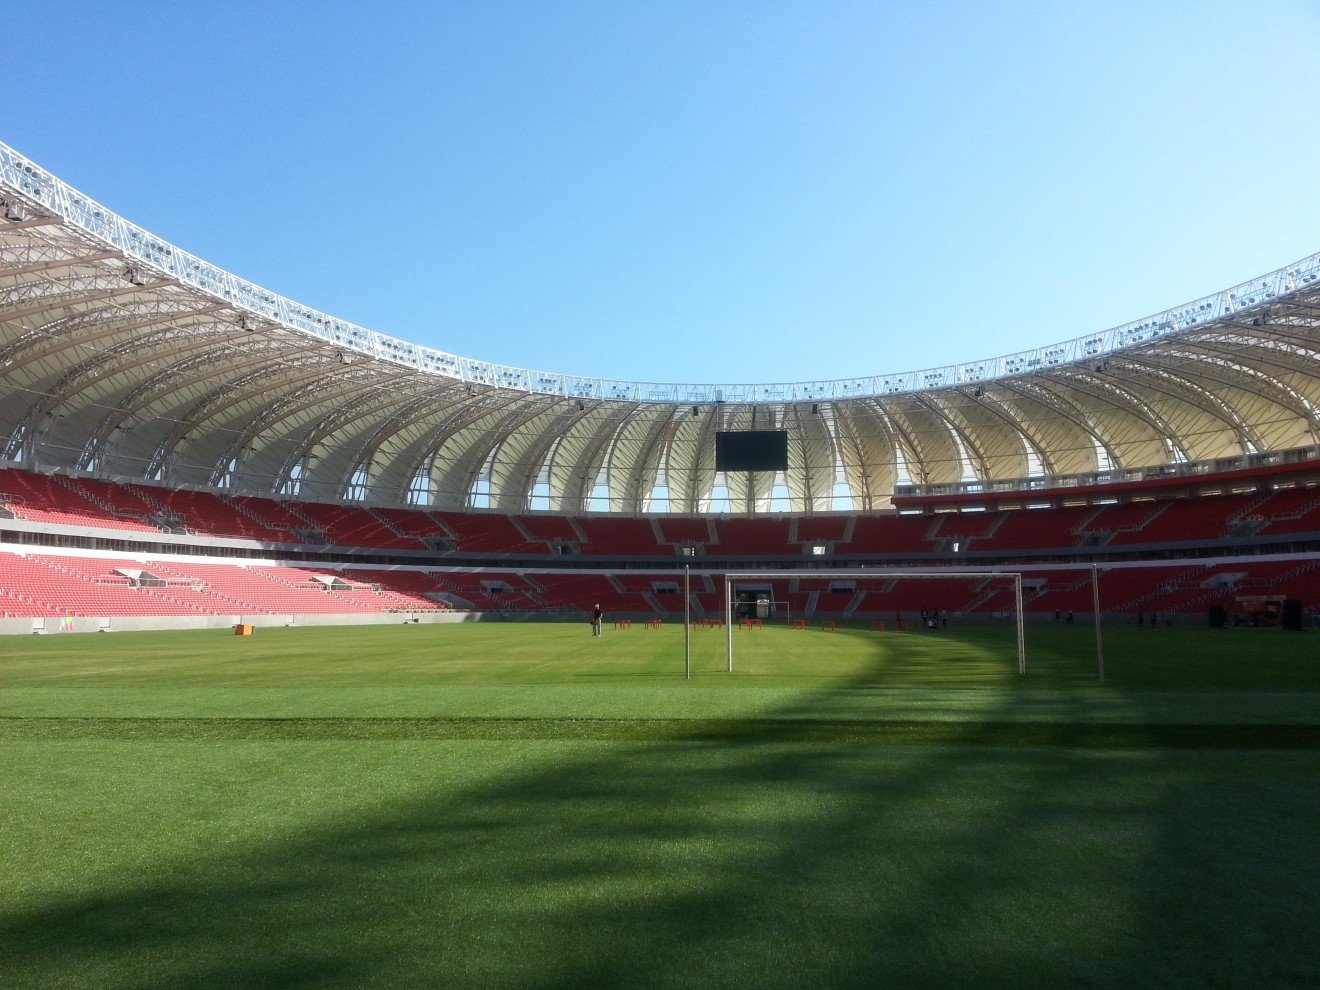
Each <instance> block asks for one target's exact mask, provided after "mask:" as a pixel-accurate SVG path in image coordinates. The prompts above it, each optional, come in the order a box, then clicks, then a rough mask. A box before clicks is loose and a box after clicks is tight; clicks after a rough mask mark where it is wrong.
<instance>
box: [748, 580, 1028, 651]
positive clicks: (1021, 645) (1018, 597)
mask: <svg viewBox="0 0 1320 990" xmlns="http://www.w3.org/2000/svg"><path fill="white" fill-rule="evenodd" d="M889 578H922V579H923V580H937V581H938V580H944V581H966V580H968V579H974V578H990V579H998V580H1001V581H1009V580H1011V581H1012V582H1013V613H1014V625H1015V626H1016V631H1017V664H1018V673H1019V674H1025V673H1026V672H1027V641H1026V626H1025V623H1024V622H1023V616H1022V572H1021V571H991V570H985V571H977V570H961V569H959V570H952V569H948V568H941V569H939V570H925V571H911V570H909V571H878V570H865V571H731V572H729V573H727V574H725V575H724V634H725V640H724V647H725V658H726V660H727V663H728V670H729V673H733V586H734V584H735V583H737V582H739V581H744V582H745V581H757V582H765V581H768V580H795V581H796V580H803V579H806V580H810V581H817V580H825V581H834V580H852V581H857V580H866V581H873V580H876V579H882V580H883V579H889Z"/></svg>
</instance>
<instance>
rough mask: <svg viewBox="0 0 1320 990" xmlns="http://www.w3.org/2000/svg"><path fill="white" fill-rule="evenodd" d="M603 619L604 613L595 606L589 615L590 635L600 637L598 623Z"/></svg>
mask: <svg viewBox="0 0 1320 990" xmlns="http://www.w3.org/2000/svg"><path fill="white" fill-rule="evenodd" d="M603 618H605V613H604V612H602V611H601V610H600V606H599V605H597V606H596V608H595V610H594V611H593V612H592V613H591V635H593V636H599V635H600V622H601V620H602V619H603Z"/></svg>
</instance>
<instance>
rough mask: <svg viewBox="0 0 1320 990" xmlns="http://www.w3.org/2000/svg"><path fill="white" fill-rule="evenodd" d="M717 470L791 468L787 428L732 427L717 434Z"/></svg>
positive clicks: (780, 469) (775, 469)
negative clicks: (755, 428)
mask: <svg viewBox="0 0 1320 990" xmlns="http://www.w3.org/2000/svg"><path fill="white" fill-rule="evenodd" d="M715 470H716V471H787V470H788V431H787V430H729V431H723V432H717V433H716V434H715Z"/></svg>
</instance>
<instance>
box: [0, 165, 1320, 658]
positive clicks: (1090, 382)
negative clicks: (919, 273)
mask: <svg viewBox="0 0 1320 990" xmlns="http://www.w3.org/2000/svg"><path fill="white" fill-rule="evenodd" d="M0 176H2V177H3V182H4V186H3V188H4V209H5V218H4V226H3V228H0V231H2V233H3V237H4V241H3V246H4V255H3V257H4V269H3V273H2V274H3V285H4V291H5V309H4V348H5V352H4V353H5V365H4V369H5V388H6V393H5V394H6V400H5V403H4V413H3V422H0V435H3V436H4V438H5V441H4V444H5V445H4V449H3V457H4V465H5V467H4V469H3V476H2V477H0V492H2V494H0V498H3V499H4V511H5V514H6V517H7V518H6V523H5V533H4V537H5V542H6V544H8V545H7V546H6V552H5V556H4V563H5V568H6V571H7V572H8V573H7V575H6V584H5V617H6V618H5V627H4V628H5V631H6V632H32V631H38V632H41V631H44V630H45V624H46V622H48V621H50V620H54V621H55V622H57V623H58V622H63V623H64V625H65V627H66V628H67V627H68V626H69V625H70V623H71V624H72V625H73V627H74V628H75V629H86V628H99V629H105V628H124V629H133V628H146V627H158V628H162V627H163V628H170V627H173V628H187V627H189V626H197V625H213V626H225V625H233V624H236V623H247V624H253V625H263V624H276V623H278V624H286V623H290V622H301V623H307V622H309V621H313V620H312V617H313V616H322V617H328V618H322V619H321V620H320V621H322V622H325V621H338V622H344V621H349V620H350V618H352V619H356V620H357V621H359V622H361V621H365V620H366V619H367V618H370V617H372V616H375V617H378V618H379V619H380V621H388V620H389V618H390V617H393V616H398V615H399V614H403V615H406V616H408V617H409V618H413V619H417V620H418V621H419V622H420V621H421V620H422V619H423V618H425V619H426V620H428V621H434V620H441V619H453V618H455V617H458V616H460V615H462V616H475V615H491V614H494V615H504V616H528V615H537V614H539V615H541V616H542V617H546V616H552V615H555V614H564V613H573V614H576V615H578V616H584V615H585V614H586V612H587V611H589V610H590V608H591V607H592V605H593V604H594V603H596V602H600V603H601V604H602V605H603V607H604V609H605V611H606V612H608V613H609V614H610V615H611V616H614V617H628V618H633V619H638V618H640V619H644V620H650V619H661V620H664V619H669V620H674V619H675V618H676V617H681V616H682V614H683V596H681V595H679V594H677V591H678V589H677V584H676V582H675V577H676V573H677V571H678V569H680V568H681V567H682V566H683V565H688V566H689V567H690V568H692V569H695V571H696V574H697V578H698V584H697V591H696V593H695V595H692V596H690V598H689V600H688V604H689V605H690V607H692V608H694V609H695V611H696V613H697V615H698V617H699V618H706V617H708V616H714V617H721V618H722V617H723V613H724V608H723V600H722V595H721V594H720V593H719V588H718V587H717V585H718V584H719V581H720V575H721V573H722V572H723V571H728V570H731V569H732V570H735V571H737V570H747V569H749V568H757V569H777V570H779V571H781V572H782V571H785V569H794V570H797V571H800V573H801V574H802V576H801V577H789V578H787V579H784V578H781V579H779V580H777V581H773V582H751V583H747V584H746V585H745V586H744V590H745V591H746V592H747V593H748V594H751V593H753V592H754V593H756V594H757V595H759V596H760V597H762V598H764V599H767V600H769V601H771V602H773V603H776V604H778V605H779V612H780V614H779V616H778V617H779V618H785V617H786V616H794V615H795V616H797V617H798V618H799V619H808V620H824V619H828V620H834V621H852V620H857V621H863V620H873V619H877V620H878V619H884V618H886V617H888V618H891V619H892V618H893V617H894V614H895V613H898V615H899V616H904V615H907V616H908V617H909V618H910V617H911V615H910V613H912V612H913V611H915V610H920V609H922V608H924V607H927V606H930V605H934V606H935V607H937V608H939V609H941V610H947V611H951V612H953V613H955V614H957V615H959V616H976V615H981V614H989V615H993V614H997V613H1002V612H1004V611H1005V609H1006V601H1005V599H1004V592H1003V586H1002V582H1001V583H999V584H998V585H996V584H995V583H994V582H993V581H988V579H986V578H985V577H984V576H982V577H980V578H978V579H976V580H973V579H969V580H968V581H967V582H965V583H963V584H962V585H960V586H954V585H949V586H946V587H943V588H942V589H941V591H940V593H939V599H940V600H939V601H938V602H936V603H932V602H928V601H925V600H923V599H922V597H921V596H922V595H923V594H925V595H927V596H929V591H928V590H927V589H925V588H923V586H922V585H921V584H920V583H915V582H912V581H909V582H906V583H901V584H900V583H899V582H897V581H895V580H892V579H891V580H884V579H876V578H867V577H866V576H864V575H856V574H854V575H850V576H846V577H832V578H825V579H821V578H813V577H812V576H811V572H812V570H825V571H830V572H831V573H832V574H834V573H841V574H847V573H848V572H850V571H858V570H861V569H864V568H867V567H870V568H879V569H888V570H894V569H902V568H908V569H911V568H913V567H921V566H932V565H946V566H952V565H956V566H961V567H965V568H969V569H978V570H982V571H985V570H993V569H995V568H999V569H1004V570H1008V571H1020V572H1021V573H1022V574H1023V575H1024V583H1025V594H1026V598H1025V601H1024V603H1023V607H1024V608H1025V610H1026V611H1027V612H1028V613H1032V614H1037V615H1040V614H1046V615H1053V614H1054V613H1058V612H1071V613H1074V614H1075V613H1077V612H1086V613H1091V612H1092V611H1093V610H1094V605H1093V602H1092V598H1091V592H1092V588H1091V586H1090V585H1091V582H1090V570H1091V565H1092V564H1102V565H1103V567H1104V573H1105V582H1104V584H1105V588H1104V591H1105V596H1104V599H1103V601H1102V603H1101V610H1102V612H1103V614H1105V615H1111V616H1114V617H1127V618H1133V619H1135V615H1136V613H1138V612H1149V613H1154V614H1156V615H1157V616H1163V617H1164V618H1165V620H1166V621H1168V620H1173V619H1177V620H1184V619H1187V620H1193V621H1196V622H1198V623H1200V622H1202V621H1203V620H1204V618H1205V616H1206V615H1207V614H1208V611H1209V610H1210V609H1215V610H1217V611H1218V612H1219V613H1220V614H1222V615H1227V616H1232V617H1234V618H1237V619H1238V620H1239V621H1240V620H1241V617H1242V616H1243V614H1244V608H1245V607H1246V606H1244V605H1243V604H1240V600H1243V599H1245V600H1248V602H1250V601H1251V600H1254V599H1278V600H1279V602H1280V603H1282V602H1284V601H1288V602H1293V603H1294V604H1293V605H1292V606H1290V615H1289V623H1290V625H1293V626H1295V627H1298V628H1300V625H1301V624H1302V622H1303V621H1304V614H1305V618H1306V619H1309V620H1311V621H1313V619H1311V616H1313V615H1314V609H1315V606H1316V603H1317V602H1320V559H1318V558H1317V557H1316V556H1315V551H1316V549H1317V546H1318V545H1320V544H1317V539H1320V448H1318V447H1317V433H1316V431H1317V415H1318V414H1317V406H1316V403H1317V402H1320V394H1318V392H1317V384H1318V383H1320V351H1318V350H1317V344H1318V343H1320V318H1317V315H1316V314H1317V313H1318V312H1320V255H1313V256H1311V257H1309V258H1305V259H1302V260H1301V261H1298V262H1295V263H1293V264H1291V265H1288V266H1287V267H1284V268H1281V269H1279V270H1277V271H1274V272H1271V273H1268V274H1266V275H1263V276H1260V277H1258V278H1254V279H1251V280H1250V281H1248V282H1245V283H1243V284H1240V285H1237V286H1234V287H1232V288H1229V289H1226V290H1224V291H1222V292H1218V293H1216V294H1214V295H1212V296H1208V297H1205V298H1202V299H1198V300H1194V301H1192V302H1189V303H1185V304H1182V305H1179V306H1175V307H1174V308H1172V309H1169V310H1167V311H1165V312H1162V313H1158V314H1155V315H1153V316H1149V317H1144V318H1141V319H1139V320H1135V321H1133V322H1131V323H1129V324H1126V325H1123V326H1120V327H1115V328H1113V329H1111V330H1107V331H1104V332H1100V333H1094V334H1090V335H1087V336H1085V337H1081V338H1077V339H1074V340H1069V341H1064V342H1062V343H1058V344H1052V345H1047V346H1044V347H1040V348H1037V349H1035V350H1033V351H1030V352H1025V353H1017V354H1010V355H1005V356H1002V357H998V358H994V359H991V360H983V361H978V362H974V363H970V364H959V365H952V366H948V367H942V368H934V369H929V370H924V371H915V372H908V373H904V374H891V375H878V376H873V377H869V378H859V379H853V380H836V381H824V382H797V383H775V384H767V385H669V384H656V383H637V382H621V381H602V380H594V379H583V378H572V377H566V376H563V375H555V374H549V373H541V372H535V371H529V370H526V369H520V368H511V367H504V366H496V365H491V364H487V363H483V362H481V361H478V360H475V359H470V358H465V357H458V356H455V355H451V354H446V353H443V352H438V351H434V350H431V349H428V348H424V347H420V346H416V345H412V344H409V343H408V342H406V341H402V340H398V339H395V338H391V337H388V336H385V335H383V334H381V333H377V332H374V331H371V330H366V329H364V328H361V327H357V326H352V325H349V324H346V323H344V322H342V321H339V320H336V319H335V318H334V317H332V316H329V315H326V314H323V313H320V312H318V311H316V310H314V309H311V308H309V307H307V306H305V305H302V304H300V303H296V302H293V301H291V300H288V299H284V298H282V297H279V296H277V295H275V294H274V293H273V292H270V291H268V290H266V289H262V288H260V287H259V286H256V285H254V284H252V283H250V282H247V281H244V280H242V279H240V278H238V277H236V276H234V275H232V274H229V273H227V272H224V271H221V270H219V269H217V268H215V267H214V266H211V265H208V264H207V263H206V262H204V261H202V260H201V259H199V258H197V257H195V256H193V255H191V254H188V253H186V252H184V251H182V250H181V249H179V248H176V247H174V246H172V245H170V244H168V243H166V242H164V241H163V240H161V239H160V238H158V237H155V236H153V235H152V234H151V233H150V232H148V231H145V230H142V229H141V228H139V227H136V226H135V225H133V224H132V223H131V222H130V221H128V220H126V219H124V218H122V217H119V216H116V215H115V214H114V213H112V212H111V211H109V210H108V209H106V208H105V207H103V206H101V205H100V204H98V203H97V202H96V201H94V200H92V199H90V198H89V197H87V196H85V195H83V194H82V193H79V192H78V191H76V190H74V189H71V188H70V187H68V186H67V185H66V184H65V183H63V182H61V181H60V179H59V178H58V177H56V176H54V175H51V174H49V173H48V172H46V171H44V170H43V169H41V168H40V167H39V166H38V165H36V164H35V163H33V162H31V161H29V160H28V159H26V158H24V157H23V156H22V155H20V154H19V153H18V152H17V151H14V150H12V149H9V148H7V147H6V148H3V149H0ZM749 436H750V437H757V436H762V437H763V436H770V437H780V438H782V440H781V443H782V445H783V448H784V449H782V450H780V452H779V460H778V461H775V460H774V458H773V457H772V459H771V460H770V461H769V462H767V463H766V465H765V466H764V467H763V469H762V470H752V471H749V470H724V469H723V467H724V466H723V465H721V464H720V463H718V462H717V458H716V453H717V450H716V448H717V444H716V442H715V441H716V439H717V438H730V439H731V440H732V439H735V438H739V437H742V438H746V437H749ZM116 553H117V554H118V556H115V554H116ZM752 583H755V584H756V587H755V588H753V587H751V584H752ZM1252 608H1253V609H1254V605H1252ZM1276 612H1277V613H1278V614H1274V613H1276ZM1281 614H1282V607H1281V604H1280V606H1279V607H1278V608H1277V609H1273V610H1272V611H1271V615H1272V618H1273V619H1279V618H1281ZM1251 618H1252V619H1253V620H1256V619H1258V618H1259V613H1258V611H1253V613H1252V615H1251Z"/></svg>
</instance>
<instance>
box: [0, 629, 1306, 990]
mask: <svg viewBox="0 0 1320 990" xmlns="http://www.w3.org/2000/svg"><path fill="white" fill-rule="evenodd" d="M736 635H737V637H738V638H737V641H736V642H737V658H736V668H737V669H736V670H735V672H734V673H733V674H729V673H727V672H725V671H724V669H723V665H724V655H723V643H724V639H723V633H722V632H716V631H706V630H697V631H694V633H693V638H692V643H693V664H692V669H693V677H692V679H691V680H690V681H688V680H684V677H683V648H682V631H681V629H679V628H678V627H673V626H670V627H666V628H664V629H661V630H659V631H656V632H652V631H646V630H643V629H641V628H636V629H634V630H632V631H631V632H613V631H612V630H610V629H608V628H607V629H606V632H605V635H604V636H602V637H601V638H600V639H595V640H593V639H592V638H591V637H590V636H589V635H588V630H587V626H586V625H585V624H581V623H579V624H573V625H495V624H480V625H463V626H399V627H386V628H381V627H372V628H347V629H303V630H299V629H260V630H258V631H257V635H256V636H255V637H252V638H251V639H240V638H238V637H234V636H231V635H226V634H222V633H216V632H203V633H179V634H174V633H143V634H124V633H116V634H111V635H89V636H68V637H58V636H50V637H31V638H21V639H19V638H14V639H8V640H5V641H3V642H0V651H2V652H0V751H2V755H3V767H4V771H3V785H4V797H3V801H2V802H0V809H2V810H0V877H3V880H2V881H0V891H2V893H0V986H4V987H5V988H7V990H8V988H15V990H16V988H20V987H60V988H75V987H96V988H130V987H131V988H162V990H164V988H179V987H198V988H201V987H208V988H209V987H236V988H237V987H244V988H254V987H312V986H327V987H363V986H367V987H412V986H425V987H469V986H471V987H528V986H535V987H564V988H567V987H570V986H571V987H580V986H605V987H611V986H619V987H625V986H626V987H709V986H757V987H801V986H821V987H845V986H868V987H874V986H878V985H887V986H896V987H909V986H930V987H935V986H941V987H942V986H950V985H964V986H978V987H1022V986H1060V987H1064V986H1066V987H1089V986H1095V987H1099V986H1104V987H1114V986H1124V985H1126V986H1160V987H1204V986H1225V987H1227V986H1235V987H1236V986H1270V987H1288V986H1296V987H1303V986H1308V987H1310V986H1315V985H1316V984H1317V981H1318V980H1320V949H1317V947H1316V943H1315V936H1314V926H1315V918H1316V917H1320V857H1317V856H1316V854H1315V850H1316V848H1317V845H1318V844H1320V788H1318V787H1317V786H1316V783H1317V781H1320V646H1318V645H1317V644H1316V643H1315V642H1314V639H1315V637H1314V634H1311V633H1303V634H1287V633H1280V632H1277V631H1246V630H1222V631H1213V630H1204V629H1187V630H1176V629H1171V630H1164V629H1161V630H1159V631H1151V630H1137V629H1131V628H1121V629H1120V628H1115V629H1110V630H1107V631H1106V658H1107V672H1108V680H1107V683H1106V684H1105V685H1103V686H1101V685H1100V684H1098V683H1097V681H1096V678H1095V661H1094V652H1093V647H1094V641H1093V638H1092V632H1091V630H1090V629H1089V627H1085V626H1081V625H1079V626H1066V625H1053V624H1050V625H1043V626H1033V627H1029V628H1028V652H1029V665H1030V670H1029V673H1028V674H1027V676H1025V677H1020V676H1018V674H1017V673H1016V663H1015V654H1014V646H1013V641H1012V630H1011V629H1010V628H1008V627H1007V626H997V625H976V626H968V627H965V628H955V629H951V630H948V631H947V632H942V633H936V634H929V633H904V634H898V633H887V634H873V633H868V632H863V631H840V632H838V633H825V632H819V631H815V630H813V631H810V632H805V633H804V632H789V631H787V630H783V629H777V628H776V629H765V630H762V631H759V632H751V633H747V632H742V631H739V632H738V633H737V634H736Z"/></svg>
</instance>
